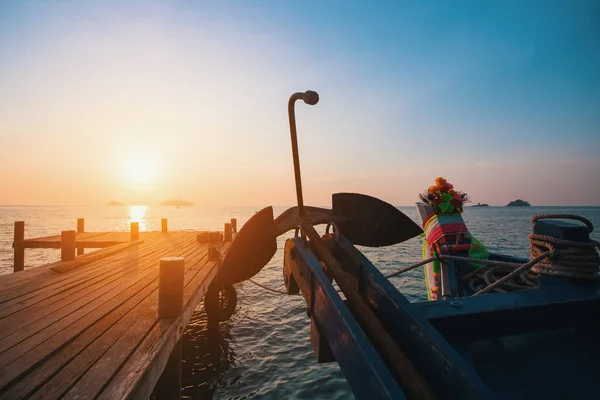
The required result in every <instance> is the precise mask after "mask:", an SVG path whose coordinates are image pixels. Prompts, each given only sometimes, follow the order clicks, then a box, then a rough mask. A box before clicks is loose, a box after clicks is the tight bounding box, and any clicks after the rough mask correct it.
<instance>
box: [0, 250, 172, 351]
mask: <svg viewBox="0 0 600 400" xmlns="http://www.w3.org/2000/svg"><path fill="white" fill-rule="evenodd" d="M156 251H159V252H160V251H163V252H164V249H162V250H161V249H160V248H158V249H157V250H156ZM151 256H154V258H155V257H156V252H151V253H150V254H144V255H143V256H142V257H140V258H139V259H131V260H129V262H128V263H126V264H122V262H120V260H114V259H111V260H107V268H106V270H105V271H100V272H99V273H98V274H95V275H93V276H92V277H91V279H87V280H74V282H67V284H65V282H60V283H59V284H56V285H52V286H53V287H52V288H51V290H49V289H48V288H47V287H46V288H44V289H43V290H41V291H40V296H43V295H46V296H48V295H52V294H56V293H55V291H57V293H59V294H60V292H61V291H62V290H65V291H67V290H68V289H69V288H71V285H69V284H68V283H71V284H72V287H73V290H72V292H71V295H70V296H67V297H64V296H59V297H60V298H61V299H62V298H64V300H63V302H58V301H54V298H53V297H49V298H48V300H47V301H42V302H40V303H39V304H36V305H34V306H32V309H31V310H29V315H30V318H28V319H27V320H23V319H22V318H21V317H20V315H19V314H16V313H14V312H12V311H13V308H11V307H10V305H8V306H7V308H4V307H2V310H0V313H5V314H7V315H9V316H8V317H6V318H2V319H0V339H2V338H4V337H6V336H8V335H9V334H10V333H12V332H15V331H16V330H18V329H21V328H23V327H24V326H27V325H29V324H31V323H33V322H35V321H37V320H38V319H40V318H42V317H44V316H45V315H48V314H50V313H52V312H54V311H56V310H57V309H58V310H61V309H62V311H63V312H66V311H67V308H69V309H70V308H72V307H71V306H70V304H71V303H75V302H76V301H77V300H78V299H80V298H82V297H85V296H89V295H90V293H95V291H96V290H102V289H104V288H107V287H108V288H110V286H108V284H110V283H111V282H114V281H116V280H118V279H122V278H124V277H126V276H127V275H128V274H131V273H132V271H131V268H133V267H138V268H139V266H140V262H144V261H145V260H147V259H150V260H152V259H153V258H148V257H151ZM142 265H144V264H142ZM148 267H152V265H148ZM140 271H141V270H140ZM140 271H137V272H140ZM133 272H136V271H133ZM97 278H98V279H97ZM96 282H97V283H96ZM94 283H95V284H94ZM92 284H94V285H92ZM19 299H20V298H17V299H16V300H19ZM6 304H9V303H8V302H7V303H6ZM3 345H4V343H2V342H0V353H1V352H2V348H3Z"/></svg>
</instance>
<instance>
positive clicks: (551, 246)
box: [529, 214, 600, 279]
mask: <svg viewBox="0 0 600 400" xmlns="http://www.w3.org/2000/svg"><path fill="white" fill-rule="evenodd" d="M546 218H553V219H558V218H562V219H575V220H578V221H581V222H583V223H584V224H585V225H586V226H587V228H588V233H591V232H592V231H593V230H594V226H593V225H592V223H591V222H590V221H589V220H587V219H586V218H583V217H580V216H578V215H570V214H555V215H552V214H540V215H536V216H535V217H533V218H532V219H531V223H534V222H535V221H537V220H540V219H546ZM529 243H530V254H531V257H536V256H538V255H540V254H543V253H544V252H550V253H551V256H550V257H549V258H548V259H547V260H542V261H541V262H540V263H538V264H537V265H536V266H535V267H533V268H532V271H533V272H535V273H537V274H544V275H554V276H564V277H568V278H576V279H590V278H593V277H595V276H596V273H597V272H598V267H599V266H600V256H598V252H597V251H596V248H600V242H597V241H595V240H590V241H588V242H574V241H570V240H565V239H559V238H555V237H552V236H546V235H537V234H534V233H532V234H530V235H529Z"/></svg>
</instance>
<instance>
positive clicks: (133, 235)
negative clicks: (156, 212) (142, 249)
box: [131, 222, 140, 241]
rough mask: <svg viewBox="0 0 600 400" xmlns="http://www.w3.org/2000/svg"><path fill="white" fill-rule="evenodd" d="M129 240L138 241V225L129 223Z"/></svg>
mask: <svg viewBox="0 0 600 400" xmlns="http://www.w3.org/2000/svg"><path fill="white" fill-rule="evenodd" d="M131 240H132V241H133V240H140V223H139V222H132V223H131Z"/></svg>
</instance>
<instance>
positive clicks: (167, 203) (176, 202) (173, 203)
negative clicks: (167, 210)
mask: <svg viewBox="0 0 600 400" xmlns="http://www.w3.org/2000/svg"><path fill="white" fill-rule="evenodd" d="M160 205H161V206H177V207H189V206H193V205H194V204H193V203H190V202H189V201H185V200H180V199H177V200H167V201H163V202H162V203H160Z"/></svg>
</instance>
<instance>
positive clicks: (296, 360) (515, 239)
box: [0, 206, 600, 399]
mask: <svg viewBox="0 0 600 400" xmlns="http://www.w3.org/2000/svg"><path fill="white" fill-rule="evenodd" d="M285 209H287V207H275V209H274V212H275V216H277V215H278V214H280V213H281V212H282V211H284V210H285ZM399 209H400V210H401V211H402V212H404V213H405V214H406V215H408V216H409V217H411V218H412V219H413V220H415V221H416V222H419V220H418V215H417V213H416V209H415V208H414V207H399ZM258 210H259V207H212V208H202V207H181V208H176V207H145V206H123V207H121V206H117V207H108V206H106V207H6V206H5V207H0V274H8V273H11V272H12V263H13V250H12V241H13V229H14V221H25V237H26V238H30V237H39V236H46V235H55V234H59V233H60V231H61V230H70V229H76V218H78V217H81V218H85V228H86V230H87V231H127V230H128V229H129V224H130V222H132V221H137V222H139V224H140V230H141V231H146V230H160V219H161V218H168V220H169V230H217V229H223V223H225V222H229V220H230V219H231V218H237V220H238V227H241V226H242V225H243V223H244V222H245V221H247V220H248V218H250V217H251V216H252V215H253V214H254V213H255V212H256V211H258ZM537 214H577V215H581V216H584V217H586V218H588V219H589V220H590V221H591V222H592V223H593V224H594V225H595V226H596V227H598V229H600V207H478V208H467V209H466V210H465V212H464V214H463V216H464V219H465V222H466V223H467V226H468V228H469V230H470V231H471V233H472V234H474V235H475V236H476V237H477V238H478V239H479V240H480V241H482V242H483V243H484V244H485V245H486V246H487V247H488V248H489V249H490V251H495V252H500V253H505V254H509V255H514V256H519V257H524V258H528V257H529V242H528V238H527V236H528V235H529V233H531V217H533V216H534V215H537ZM291 236H293V233H289V234H288V235H284V236H283V237H280V238H279V239H278V251H277V253H276V254H275V256H274V257H273V259H272V260H271V262H270V263H269V264H268V265H267V266H266V267H265V268H264V269H263V270H262V271H261V272H260V273H259V274H258V275H257V276H256V277H255V280H256V281H257V282H259V283H261V284H263V285H266V286H268V287H272V288H273V289H278V290H283V278H282V265H283V244H284V242H285V239H286V238H287V237H291ZM591 236H592V238H593V239H595V240H600V235H599V234H598V232H593V233H592V235H591ZM360 249H361V250H362V251H363V252H364V254H365V255H366V256H367V257H368V258H369V259H370V260H371V261H372V262H373V264H374V265H375V266H377V267H378V268H379V269H380V270H381V271H382V272H383V273H384V274H387V273H391V272H393V271H396V270H398V269H400V268H402V267H406V266H408V265H410V264H412V263H415V262H418V261H420V260H421V239H420V238H414V239H411V240H409V241H407V242H404V243H401V244H398V245H394V246H389V247H384V248H360ZM59 258H60V251H59V250H52V249H27V250H26V251H25V264H26V268H34V267H35V266H39V265H42V264H44V263H47V262H52V261H56V260H58V259H59ZM391 281H392V283H393V284H394V285H395V286H396V287H397V288H398V289H399V290H400V292H401V293H403V294H404V295H405V296H406V297H407V298H408V299H409V300H410V301H413V302H414V301H425V300H426V294H425V285H424V282H423V271H422V269H420V268H418V269H416V270H413V271H410V272H407V273H405V274H403V275H400V276H397V277H394V278H391ZM236 289H237V291H238V307H237V310H236V312H235V314H234V315H233V317H232V318H231V319H230V320H229V321H226V322H223V323H221V324H220V328H219V329H220V334H219V335H209V334H207V331H206V314H205V313H204V310H203V306H202V304H200V305H199V306H198V308H197V310H196V313H195V314H194V316H193V317H192V319H191V321H190V323H189V324H188V326H187V327H186V330H185V332H184V338H183V390H182V396H183V397H184V398H191V399H200V398H202V399H205V398H218V399H245V398H255V399H259V398H273V399H288V398H295V399H320V398H322V399H343V398H352V392H351V391H350V388H349V386H348V384H347V383H346V381H345V379H344V376H343V374H342V372H341V370H340V369H339V367H338V365H337V363H329V364H317V362H316V359H315V356H314V353H313V351H312V348H311V346H310V342H309V326H310V320H309V319H308V318H307V316H306V303H305V301H304V298H303V297H302V296H287V295H282V294H276V293H272V292H269V291H266V290H264V289H262V288H260V287H257V286H255V285H254V284H252V283H250V282H244V283H241V284H239V285H236ZM1 356H2V355H1V354H0V357H1Z"/></svg>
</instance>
